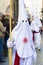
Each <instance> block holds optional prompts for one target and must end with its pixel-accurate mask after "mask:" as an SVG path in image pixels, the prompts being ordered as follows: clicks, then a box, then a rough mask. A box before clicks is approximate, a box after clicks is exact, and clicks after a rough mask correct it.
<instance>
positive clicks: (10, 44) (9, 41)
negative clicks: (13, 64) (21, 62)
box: [7, 32, 15, 48]
mask: <svg viewBox="0 0 43 65" xmlns="http://www.w3.org/2000/svg"><path fill="white" fill-rule="evenodd" d="M13 46H15V40H14V34H13V32H12V36H11V39H10V38H9V39H8V40H7V47H8V48H11V47H13Z"/></svg>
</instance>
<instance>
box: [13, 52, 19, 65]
mask: <svg viewBox="0 0 43 65" xmlns="http://www.w3.org/2000/svg"><path fill="white" fill-rule="evenodd" d="M14 65H20V57H19V56H18V54H17V52H16V57H15V61H14Z"/></svg>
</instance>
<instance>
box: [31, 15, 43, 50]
mask: <svg viewBox="0 0 43 65" xmlns="http://www.w3.org/2000/svg"><path fill="white" fill-rule="evenodd" d="M32 19H33V20H32V22H31V30H32V31H33V38H34V44H35V48H38V49H39V50H40V43H41V35H40V30H41V27H42V23H41V21H40V19H39V17H38V15H37V14H35V15H33V16H32Z"/></svg>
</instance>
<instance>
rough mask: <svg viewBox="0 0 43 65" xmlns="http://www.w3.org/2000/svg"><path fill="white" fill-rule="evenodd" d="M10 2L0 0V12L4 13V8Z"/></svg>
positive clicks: (8, 0)
mask: <svg viewBox="0 0 43 65" xmlns="http://www.w3.org/2000/svg"><path fill="white" fill-rule="evenodd" d="M9 4H10V0H0V12H2V13H3V14H5V11H6V8H7V7H8V5H9Z"/></svg>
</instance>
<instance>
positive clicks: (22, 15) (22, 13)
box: [18, 0, 27, 23]
mask: <svg viewBox="0 0 43 65" xmlns="http://www.w3.org/2000/svg"><path fill="white" fill-rule="evenodd" d="M22 20H27V14H26V10H25V5H24V0H19V15H18V22H19V23H20V22H21V21H22Z"/></svg>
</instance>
